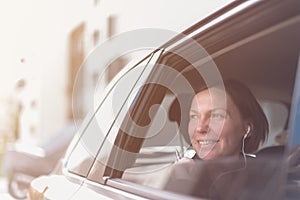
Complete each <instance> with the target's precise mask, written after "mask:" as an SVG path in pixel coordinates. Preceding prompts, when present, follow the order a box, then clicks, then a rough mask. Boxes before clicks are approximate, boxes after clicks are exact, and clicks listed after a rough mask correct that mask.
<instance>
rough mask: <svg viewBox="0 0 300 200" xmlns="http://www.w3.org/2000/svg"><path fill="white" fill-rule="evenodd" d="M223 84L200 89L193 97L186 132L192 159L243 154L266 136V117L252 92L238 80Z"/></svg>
mask: <svg viewBox="0 0 300 200" xmlns="http://www.w3.org/2000/svg"><path fill="white" fill-rule="evenodd" d="M224 87H225V88H224V89H225V90H223V89H222V88H221V87H220V86H212V87H210V88H206V89H202V90H200V92H198V93H197V94H196V95H195V96H194V98H193V101H192V104H191V108H190V120H189V126H188V133H189V137H190V140H191V143H192V146H193V148H194V149H195V151H196V153H197V154H196V155H197V156H196V157H195V158H197V157H198V158H201V159H204V160H210V159H215V158H218V157H224V156H235V157H239V155H240V154H241V153H242V155H243V156H244V157H245V155H246V153H245V152H247V153H254V152H255V151H256V150H257V149H258V147H259V145H260V144H261V143H262V142H264V140H265V139H266V137H267V134H268V121H267V118H266V116H265V114H264V112H263V110H262V108H261V107H260V105H259V103H258V102H257V100H256V98H255V97H254V96H253V94H252V93H251V91H250V90H249V89H248V88H247V87H246V86H245V85H243V84H242V83H240V82H237V81H225V82H224Z"/></svg>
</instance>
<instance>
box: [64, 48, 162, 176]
mask: <svg viewBox="0 0 300 200" xmlns="http://www.w3.org/2000/svg"><path fill="white" fill-rule="evenodd" d="M159 55H160V51H159V52H154V53H152V54H150V55H149V56H147V57H146V58H145V59H143V60H142V61H140V62H139V63H138V64H136V65H135V66H133V67H132V66H129V68H128V67H127V68H126V69H125V70H124V72H123V74H122V73H120V74H119V77H116V79H117V81H116V80H114V81H113V82H112V83H110V86H108V87H107V92H106V93H104V94H106V96H104V97H100V98H102V99H100V100H98V99H96V103H95V108H94V109H93V110H92V111H91V112H90V113H89V114H88V116H87V117H86V118H85V121H84V122H83V124H84V125H82V126H81V130H79V131H78V133H80V134H78V135H76V136H75V138H74V140H73V142H72V143H73V145H70V148H69V150H68V152H69V153H68V155H67V162H66V168H67V169H68V171H69V172H72V173H75V174H77V175H80V176H86V175H87V174H88V172H89V170H90V169H91V167H92V165H93V164H94V162H95V158H98V159H97V162H103V165H105V162H106V161H105V159H106V157H107V155H108V153H109V152H110V150H111V148H112V147H113V141H114V139H115V137H116V134H115V131H116V129H117V127H119V125H120V123H121V122H122V120H123V119H124V117H125V113H126V111H127V110H128V109H129V108H130V106H131V104H132V102H133V101H134V96H135V95H136V94H137V93H138V90H139V87H140V86H141V84H142V82H143V81H145V78H146V77H148V76H149V73H150V71H151V69H152V67H153V65H152V64H150V60H152V59H153V60H157V59H158V57H159ZM103 159H104V160H103Z"/></svg>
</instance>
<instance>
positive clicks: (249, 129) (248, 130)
mask: <svg viewBox="0 0 300 200" xmlns="http://www.w3.org/2000/svg"><path fill="white" fill-rule="evenodd" d="M250 131H251V127H250V125H248V128H247V132H246V134H245V135H244V139H246V137H247V136H248V134H249V133H250Z"/></svg>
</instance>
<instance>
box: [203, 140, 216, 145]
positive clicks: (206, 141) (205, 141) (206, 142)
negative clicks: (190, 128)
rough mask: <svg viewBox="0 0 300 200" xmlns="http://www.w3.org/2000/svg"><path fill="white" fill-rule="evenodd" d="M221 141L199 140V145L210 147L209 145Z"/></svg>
mask: <svg viewBox="0 0 300 200" xmlns="http://www.w3.org/2000/svg"><path fill="white" fill-rule="evenodd" d="M218 141H219V140H199V141H198V143H199V144H200V145H209V144H215V143H217V142H218Z"/></svg>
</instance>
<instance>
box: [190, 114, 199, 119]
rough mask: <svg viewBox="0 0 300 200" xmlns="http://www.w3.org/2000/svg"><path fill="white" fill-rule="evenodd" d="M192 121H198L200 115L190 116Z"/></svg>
mask: <svg viewBox="0 0 300 200" xmlns="http://www.w3.org/2000/svg"><path fill="white" fill-rule="evenodd" d="M190 119H198V115H190Z"/></svg>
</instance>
